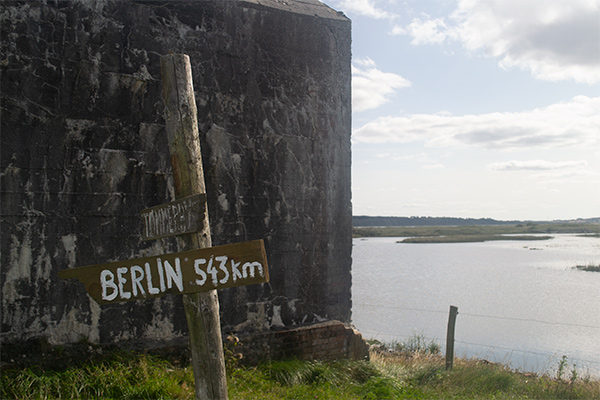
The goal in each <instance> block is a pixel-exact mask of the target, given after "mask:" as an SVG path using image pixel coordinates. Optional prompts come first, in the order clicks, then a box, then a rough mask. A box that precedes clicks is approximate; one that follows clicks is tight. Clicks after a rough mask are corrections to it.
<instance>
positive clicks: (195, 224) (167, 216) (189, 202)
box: [141, 194, 206, 240]
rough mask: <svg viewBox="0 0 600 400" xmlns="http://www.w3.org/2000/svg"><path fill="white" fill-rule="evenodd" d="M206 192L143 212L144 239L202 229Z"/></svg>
mask: <svg viewBox="0 0 600 400" xmlns="http://www.w3.org/2000/svg"><path fill="white" fill-rule="evenodd" d="M205 204H206V194H197V195H193V196H188V197H185V198H183V199H179V200H177V201H173V202H171V203H168V204H163V205H160V206H156V207H152V208H148V209H146V210H143V211H142V212H141V215H142V218H143V219H144V229H143V231H142V239H144V240H151V239H158V238H161V237H167V236H175V235H182V234H184V233H191V232H197V231H199V230H200V229H202V223H203V221H204V212H205V207H204V206H205Z"/></svg>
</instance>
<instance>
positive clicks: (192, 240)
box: [160, 54, 227, 400]
mask: <svg viewBox="0 0 600 400" xmlns="http://www.w3.org/2000/svg"><path fill="white" fill-rule="evenodd" d="M160 67H161V75H162V81H163V85H162V87H163V98H164V103H165V124H166V128H167V136H168V139H169V150H170V153H171V164H172V167H173V181H174V183H175V197H177V198H178V199H179V198H183V197H186V196H190V195H194V194H202V193H205V192H206V188H205V184H204V172H203V170H202V155H201V152H200V138H199V133H198V119H197V115H196V100H195V98H194V88H193V84H192V67H191V65H190V59H189V57H188V56H187V55H185V54H170V55H166V56H162V57H161V59H160ZM181 239H182V240H183V241H184V243H185V247H186V249H185V250H191V249H202V248H207V247H211V245H212V242H211V237H210V226H209V223H208V212H207V210H206V205H205V208H204V222H203V229H202V230H201V231H200V232H198V233H192V234H188V235H182V236H181ZM183 305H184V307H185V315H186V318H187V323H188V332H189V337H190V350H191V353H192V365H193V367H194V381H195V384H196V399H198V400H200V399H203V400H204V399H207V400H216V399H219V400H226V399H227V378H226V376H225V361H224V356H223V344H222V340H221V323H220V318H219V299H218V297H217V291H216V290H210V291H207V292H200V293H192V294H184V295H183Z"/></svg>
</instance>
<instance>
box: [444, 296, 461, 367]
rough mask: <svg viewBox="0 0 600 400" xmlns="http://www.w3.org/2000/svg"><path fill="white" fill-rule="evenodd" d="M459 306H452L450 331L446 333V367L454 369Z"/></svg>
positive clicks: (449, 318) (449, 320)
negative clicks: (455, 329) (455, 331)
mask: <svg viewBox="0 0 600 400" xmlns="http://www.w3.org/2000/svg"><path fill="white" fill-rule="evenodd" d="M457 314H458V307H455V306H450V314H449V315H448V333H447V334H446V369H452V366H453V365H454V327H455V325H456V315H457Z"/></svg>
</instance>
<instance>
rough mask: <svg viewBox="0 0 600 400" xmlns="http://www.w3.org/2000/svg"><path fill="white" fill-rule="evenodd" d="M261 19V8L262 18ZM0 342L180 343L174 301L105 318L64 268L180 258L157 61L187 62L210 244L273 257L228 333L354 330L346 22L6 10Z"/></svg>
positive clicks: (175, 7) (263, 8)
mask: <svg viewBox="0 0 600 400" xmlns="http://www.w3.org/2000/svg"><path fill="white" fill-rule="evenodd" d="M259 3H260V4H259ZM0 13H1V30H2V31H1V34H2V38H1V43H0V56H1V57H0V67H1V72H2V83H1V101H2V103H1V112H2V118H1V129H2V131H1V160H0V161H1V164H0V167H1V168H0V172H1V179H2V182H1V188H0V194H1V196H2V198H1V201H2V210H1V218H2V219H1V224H2V227H1V228H2V229H1V233H2V236H1V251H2V253H1V276H0V278H1V290H2V317H1V318H2V330H1V332H2V333H1V338H2V340H3V341H12V340H23V339H26V338H28V337H34V336H40V335H43V336H47V337H48V338H49V340H50V341H51V342H54V343H65V342H72V341H76V340H78V339H80V337H86V338H88V339H90V340H92V341H96V342H111V341H117V340H124V339H134V338H136V339H151V338H172V337H177V336H181V335H183V334H185V331H186V326H185V317H184V314H183V311H182V305H181V298H180V296H165V297H162V298H160V299H157V300H147V301H139V302H131V303H121V304H115V305H108V306H102V307H100V306H98V305H97V304H96V303H94V302H93V301H92V300H91V299H90V298H89V297H88V296H87V294H86V293H85V289H84V288H83V286H82V285H80V284H79V282H77V281H76V280H71V281H63V280H60V279H59V278H58V276H57V271H59V270H60V269H63V268H71V267H75V266H83V265H89V264H97V263H102V262H107V261H116V260H122V259H128V258H133V257H141V256H149V255H156V254H161V253H165V252H172V251H175V250H177V243H176V241H175V240H173V239H169V240H167V239H162V240H156V241H150V242H144V241H142V240H141V235H140V233H141V228H142V221H141V218H140V217H139V212H140V211H141V210H142V209H144V208H147V207H151V206H154V205H158V204H163V203H166V202H169V201H171V200H173V182H172V175H171V173H170V171H171V170H170V160H169V155H168V148H167V141H166V133H165V130H164V122H163V118H162V111H163V105H162V98H161V82H160V62H159V58H160V56H161V55H163V54H167V53H169V52H171V51H172V52H181V53H186V54H188V55H189V56H190V58H191V62H192V70H193V75H194V86H195V91H196V102H197V106H198V116H199V125H200V126H199V128H200V134H201V141H202V146H203V147H202V152H203V157H204V171H205V177H206V181H207V188H208V189H207V197H208V207H209V215H210V220H211V225H212V233H213V244H214V245H218V244H225V243H232V242H239V241H245V240H253V239H260V238H262V239H265V246H266V248H267V257H268V260H269V267H270V274H271V282H270V283H269V284H264V285H255V286H248V287H242V288H231V289H225V290H223V291H221V292H220V293H219V296H220V303H221V313H222V315H221V318H222V323H223V329H224V330H225V331H227V330H236V331H239V330H247V331H253V330H254V331H260V330H265V329H274V328H278V327H283V326H286V327H289V326H294V325H297V324H301V323H307V322H312V321H318V320H322V319H338V320H341V321H349V319H350V308H351V299H350V285H351V275H350V268H351V223H352V221H351V199H350V22H349V20H347V19H346V18H345V17H344V16H343V15H339V14H338V13H336V12H335V11H333V10H331V9H329V8H327V7H325V6H324V5H323V4H321V3H318V2H317V1H314V0H303V1H292V0H287V1H286V2H278V1H276V0H273V1H270V0H260V2H259V1H162V2H144V1H136V2H133V1H109V0H107V1H91V0H89V1H88V0H85V1H84V0H79V1H66V0H62V1H50V0H49V1H47V2H11V1H3V2H2V3H1V4H0Z"/></svg>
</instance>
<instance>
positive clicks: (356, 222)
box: [352, 215, 600, 227]
mask: <svg viewBox="0 0 600 400" xmlns="http://www.w3.org/2000/svg"><path fill="white" fill-rule="evenodd" d="M527 224H534V225H547V224H550V225H555V224H586V225H587V224H591V225H594V224H596V225H598V226H600V217H596V218H576V219H570V220H554V221H534V220H507V221H503V220H496V219H492V218H458V217H392V216H366V215H354V216H353V217H352V226H354V227H392V226H393V227H398V226H404V227H416V226H465V225H469V226H480V225H505V226H506V225H527Z"/></svg>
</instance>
